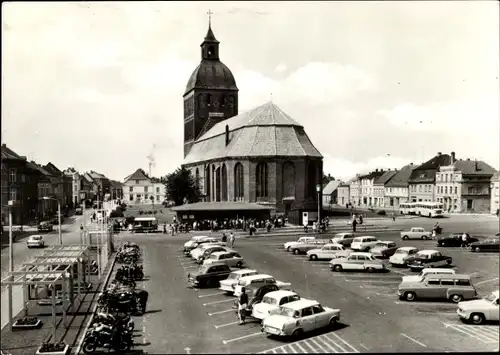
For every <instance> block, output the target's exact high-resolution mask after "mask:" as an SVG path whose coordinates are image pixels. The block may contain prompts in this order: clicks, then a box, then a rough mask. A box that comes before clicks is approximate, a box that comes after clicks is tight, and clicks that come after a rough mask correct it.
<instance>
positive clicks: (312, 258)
mask: <svg viewBox="0 0 500 355" xmlns="http://www.w3.org/2000/svg"><path fill="white" fill-rule="evenodd" d="M309 260H318V257H317V256H316V255H311V256H310V257H309Z"/></svg>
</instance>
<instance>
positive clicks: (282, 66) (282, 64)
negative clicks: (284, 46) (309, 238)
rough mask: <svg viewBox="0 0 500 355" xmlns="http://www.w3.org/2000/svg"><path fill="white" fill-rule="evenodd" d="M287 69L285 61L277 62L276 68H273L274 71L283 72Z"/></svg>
mask: <svg viewBox="0 0 500 355" xmlns="http://www.w3.org/2000/svg"><path fill="white" fill-rule="evenodd" d="M287 69H288V66H287V65H286V64H285V63H280V64H278V66H277V67H276V69H274V71H275V72H276V73H284V72H286V71H287Z"/></svg>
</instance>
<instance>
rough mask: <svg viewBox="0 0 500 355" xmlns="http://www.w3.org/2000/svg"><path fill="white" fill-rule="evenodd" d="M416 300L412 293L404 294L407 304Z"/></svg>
mask: <svg viewBox="0 0 500 355" xmlns="http://www.w3.org/2000/svg"><path fill="white" fill-rule="evenodd" d="M416 298H417V295H415V293H414V292H406V293H405V299H406V300H407V301H409V302H412V301H415V299H416Z"/></svg>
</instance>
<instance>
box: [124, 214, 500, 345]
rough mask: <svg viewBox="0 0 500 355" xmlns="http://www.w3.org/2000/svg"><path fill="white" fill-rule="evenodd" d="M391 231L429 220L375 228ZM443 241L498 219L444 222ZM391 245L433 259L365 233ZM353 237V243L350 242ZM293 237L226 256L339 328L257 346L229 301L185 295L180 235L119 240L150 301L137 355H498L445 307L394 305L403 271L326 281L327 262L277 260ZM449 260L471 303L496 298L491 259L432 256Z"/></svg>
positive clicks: (241, 245)
mask: <svg viewBox="0 0 500 355" xmlns="http://www.w3.org/2000/svg"><path fill="white" fill-rule="evenodd" d="M385 223H388V224H394V225H395V226H399V227H401V228H409V227H412V226H415V227H417V226H422V227H425V228H429V227H430V226H431V225H433V224H434V223H435V220H427V219H416V220H398V221H396V222H394V223H393V222H392V221H391V222H385ZM440 224H441V226H442V227H443V228H444V231H445V232H446V233H450V232H463V231H469V232H471V233H472V234H494V233H496V232H498V219H495V218H489V217H484V218H483V217H474V216H463V217H452V218H449V219H443V220H440ZM370 234H373V235H375V236H377V237H378V238H379V239H381V240H394V241H396V242H397V244H398V245H401V246H402V245H414V246H416V247H419V248H421V249H422V248H425V249H436V248H437V247H436V242H435V241H432V240H429V241H422V240H412V241H401V239H400V236H399V233H396V232H383V233H370ZM360 235H362V233H360ZM296 238H297V236H294V237H290V236H276V237H270V238H265V237H261V238H256V239H238V240H237V241H236V243H235V248H236V249H237V250H238V251H239V252H240V253H241V254H242V255H243V257H244V258H245V261H246V263H247V264H248V266H249V267H252V268H256V269H257V270H259V271H260V272H262V273H268V274H271V275H273V276H275V277H276V278H277V279H278V280H282V281H290V282H292V285H293V289H294V290H295V291H296V292H297V293H299V294H300V295H301V296H302V297H304V298H311V299H315V300H318V301H319V302H321V303H322V304H323V305H325V306H329V307H333V308H339V309H340V310H341V323H340V324H339V326H338V328H337V329H335V330H334V331H327V332H324V333H316V334H313V335H312V336H310V337H307V338H305V339H304V340H301V341H298V342H290V341H287V340H276V339H271V338H267V337H265V336H264V335H263V334H262V333H261V332H260V324H258V323H252V322H248V323H247V324H244V325H238V324H237V322H236V321H237V319H236V314H235V311H234V310H233V309H232V308H231V305H232V302H234V298H233V297H229V296H226V295H224V294H222V293H221V292H219V290H217V289H201V290H196V289H191V288H188V287H187V282H186V279H187V273H188V272H189V271H193V270H195V269H196V265H195V264H193V263H192V262H191V261H190V260H189V259H188V258H185V257H184V256H183V254H182V252H181V248H182V244H183V243H184V242H185V241H186V240H187V239H189V234H181V235H176V236H173V237H172V236H163V235H129V234H128V233H123V234H121V235H120V236H119V237H118V239H122V240H131V241H135V242H137V243H139V244H140V246H141V248H142V250H143V255H144V257H143V260H144V270H145V274H146V277H147V280H146V281H144V282H143V284H142V285H140V287H144V288H145V289H147V290H148V291H149V293H150V301H149V304H148V309H149V312H148V313H147V314H146V315H145V316H143V317H141V318H138V319H137V320H136V321H137V327H138V328H139V329H141V328H142V330H143V333H144V337H143V338H142V339H141V343H142V344H143V347H141V350H144V351H145V352H146V353H214V352H216V353H219V352H220V353H259V352H267V353H279V352H282V353H295V352H299V353H304V352H389V351H390V352H396V351H398V352H400V351H403V352H421V351H440V352H441V351H493V350H495V349H497V348H498V338H499V332H498V331H499V327H498V324H495V325H482V326H472V325H466V324H463V323H461V322H460V321H459V319H458V317H457V316H456V314H455V311H456V305H455V304H450V303H446V302H418V301H416V302H413V303H407V302H404V301H400V300H399V299H398V298H397V296H396V295H395V291H396V289H397V285H398V284H399V283H400V281H401V277H402V276H403V275H406V274H411V272H410V271H409V270H407V269H392V268H391V270H390V272H389V273H385V274H361V273H333V272H332V271H330V270H329V268H328V267H327V262H322V261H319V262H312V261H309V260H307V259H306V258H305V257H304V256H294V255H292V254H290V253H286V252H285V251H284V250H283V247H282V246H283V242H285V241H289V240H293V239H296ZM439 250H440V251H441V252H442V253H444V254H446V255H449V256H451V257H452V258H453V264H452V266H453V267H454V268H456V270H457V271H458V272H461V273H467V274H472V275H473V279H474V283H475V285H476V288H477V289H478V293H479V294H480V295H487V294H489V293H490V292H491V291H493V290H498V288H499V281H498V280H499V256H498V253H493V254H487V253H484V254H476V253H472V252H470V251H467V250H461V249H460V248H439Z"/></svg>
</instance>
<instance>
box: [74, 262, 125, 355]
mask: <svg viewBox="0 0 500 355" xmlns="http://www.w3.org/2000/svg"><path fill="white" fill-rule="evenodd" d="M115 263H116V253H115V255H114V256H113V261H112V262H111V267H110V268H109V271H108V274H107V275H106V278H105V279H104V282H103V284H102V286H101V289H100V291H99V293H102V291H103V290H104V288H105V287H106V286H107V285H108V282H109V278H110V277H111V274H112V273H113V269H114V267H115ZM96 310H97V302H96V304H95V305H94V307H93V308H92V313H91V316H90V319H89V321H88V322H87V325H86V326H85V328H84V329H83V332H82V335H81V339H80V341H79V342H78V347H77V348H76V351H75V353H74V354H76V355H78V354H80V352H81V351H82V345H83V341H84V339H85V334H87V330H88V329H89V327H90V324H92V321H93V320H94V316H95V314H96Z"/></svg>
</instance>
